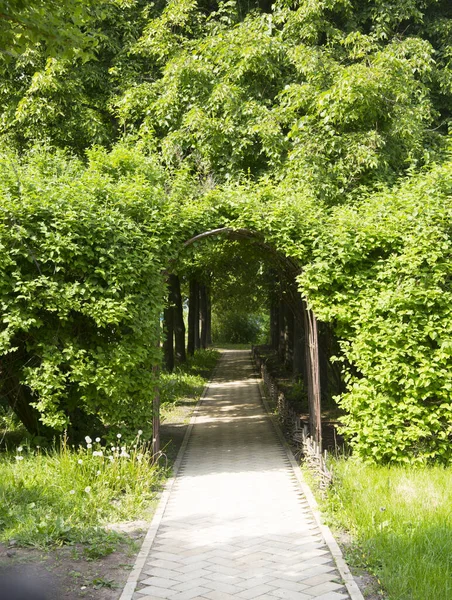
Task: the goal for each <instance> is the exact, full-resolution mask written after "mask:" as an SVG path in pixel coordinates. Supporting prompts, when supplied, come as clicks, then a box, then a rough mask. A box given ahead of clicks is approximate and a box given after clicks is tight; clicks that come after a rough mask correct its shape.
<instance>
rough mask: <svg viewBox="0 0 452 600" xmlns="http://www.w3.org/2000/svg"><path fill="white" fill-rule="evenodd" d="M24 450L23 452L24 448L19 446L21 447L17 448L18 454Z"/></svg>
mask: <svg viewBox="0 0 452 600" xmlns="http://www.w3.org/2000/svg"><path fill="white" fill-rule="evenodd" d="M22 450H23V448H22V446H19V447H18V448H17V452H19V454H20V453H21V452H22Z"/></svg>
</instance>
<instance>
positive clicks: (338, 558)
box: [119, 355, 364, 600]
mask: <svg viewBox="0 0 452 600" xmlns="http://www.w3.org/2000/svg"><path fill="white" fill-rule="evenodd" d="M220 361H221V357H220V359H219V361H218V363H217V367H218V365H219V364H220ZM250 363H251V355H250ZM251 364H252V363H251ZM217 367H216V368H215V369H214V371H213V373H212V376H211V380H210V381H209V382H208V383H207V384H206V386H205V388H204V390H203V393H202V395H201V397H200V399H199V402H198V404H197V405H196V408H195V410H194V412H193V415H192V417H191V419H190V423H189V425H188V428H187V431H186V432H185V436H184V439H183V442H182V445H181V447H180V450H179V452H178V455H177V458H176V461H175V463H174V467H173V475H172V477H171V478H170V479H168V481H167V482H166V484H165V487H164V489H163V492H162V494H161V497H160V501H159V503H158V506H157V509H156V512H155V514H154V517H153V519H152V521H151V524H150V527H149V530H148V532H147V534H146V536H145V538H144V541H143V544H142V546H141V549H140V551H139V553H138V555H137V558H136V561H135V564H134V567H133V569H132V571H131V572H130V574H129V577H128V580H127V582H126V585H125V586H124V589H123V592H122V594H121V596H120V598H119V600H132V598H133V595H134V593H135V590H136V587H137V584H138V582H139V578H140V576H141V573H142V571H143V568H144V567H145V564H146V561H147V558H148V556H149V553H150V551H151V548H152V545H153V542H154V539H155V536H156V534H157V532H158V529H159V526H160V524H161V521H162V518H163V515H164V513H165V509H166V507H167V504H168V501H169V498H170V494H171V491H172V488H173V485H174V483H175V480H176V477H177V474H178V472H179V470H180V467H181V464H182V461H183V459H184V454H185V451H186V448H187V445H188V442H189V439H190V436H191V433H192V430H193V427H194V425H195V422H196V418H197V416H198V413H199V409H200V407H201V405H202V402H203V400H204V398H205V396H206V394H207V392H208V390H209V386H210V384H211V382H212V380H213V379H214V377H215V375H216V372H217ZM252 367H253V370H254V371H255V369H254V365H252ZM256 381H257V383H258V386H259V390H260V396H261V400H262V403H263V405H264V408H265V410H266V413H267V416H268V418H269V419H270V421H271V423H272V424H273V427H274V429H275V432H276V435H277V437H278V439H279V441H280V443H281V445H282V447H283V448H284V451H285V453H286V454H287V458H288V460H289V462H290V464H291V467H292V469H293V472H294V475H295V477H296V479H297V482H298V485H299V487H300V489H301V491H302V493H303V494H304V496H305V498H306V501H307V503H308V505H309V508H310V510H311V512H312V515H313V517H314V519H315V522H316V524H317V526H318V528H319V529H320V532H321V534H322V536H323V538H324V541H325V543H326V546H327V548H328V550H329V551H330V553H331V555H332V557H333V560H334V563H335V564H336V567H337V570H338V572H339V574H340V576H341V578H342V579H343V582H344V585H345V587H346V589H347V592H348V594H349V596H350V600H364V597H363V595H362V594H361V592H360V590H359V588H358V586H357V584H356V582H355V580H354V579H353V576H352V574H351V572H350V569H349V568H348V566H347V564H346V562H345V560H344V557H343V554H342V552H341V550H340V548H339V546H338V544H337V542H336V540H335V539H334V536H333V534H332V533H331V530H330V529H329V527H327V526H326V525H325V524H323V522H322V519H321V515H320V512H319V509H318V505H317V502H316V500H315V498H314V496H313V494H312V491H311V489H310V488H309V486H308V484H307V483H306V481H305V479H304V477H303V473H302V471H301V469H300V467H299V465H298V464H297V462H296V460H295V458H294V456H293V454H292V451H291V449H290V447H289V445H288V444H287V441H286V439H285V438H284V435H283V433H282V430H281V428H280V426H279V423H278V421H277V419H276V417H275V416H274V415H273V414H272V413H271V411H270V410H269V406H268V404H267V401H266V397H265V392H264V386H263V382H262V380H261V379H260V377H259V376H258V375H256Z"/></svg>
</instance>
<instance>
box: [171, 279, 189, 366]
mask: <svg viewBox="0 0 452 600" xmlns="http://www.w3.org/2000/svg"><path fill="white" fill-rule="evenodd" d="M169 285H170V290H171V300H172V304H173V325H174V347H175V348H174V350H175V355H176V356H175V358H176V361H177V363H178V364H181V363H184V362H185V361H186V360H187V356H186V353H185V323H184V308H183V306H182V295H181V291H180V279H179V277H178V276H177V275H170V276H169Z"/></svg>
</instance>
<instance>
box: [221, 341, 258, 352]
mask: <svg viewBox="0 0 452 600" xmlns="http://www.w3.org/2000/svg"><path fill="white" fill-rule="evenodd" d="M251 345H252V344H251V342H250V343H248V344H239V343H237V344H228V343H224V344H220V343H218V344H214V348H218V349H219V350H251Z"/></svg>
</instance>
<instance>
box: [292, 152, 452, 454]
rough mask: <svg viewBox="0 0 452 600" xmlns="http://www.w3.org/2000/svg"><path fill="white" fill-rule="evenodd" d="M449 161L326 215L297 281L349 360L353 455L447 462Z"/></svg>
mask: <svg viewBox="0 0 452 600" xmlns="http://www.w3.org/2000/svg"><path fill="white" fill-rule="evenodd" d="M451 223H452V161H451V160H449V161H447V162H446V163H444V165H442V166H440V167H437V168H435V169H434V170H433V171H431V172H430V173H422V174H421V175H419V176H417V177H415V178H413V179H412V180H410V181H408V182H407V183H404V184H403V185H401V186H399V187H397V188H395V189H391V190H384V191H381V192H379V193H378V194H374V195H372V196H370V197H369V198H366V199H364V200H362V201H361V202H359V203H358V204H356V205H354V206H347V207H340V208H337V209H336V210H334V211H332V213H331V216H330V217H329V219H328V221H327V222H326V223H324V227H323V230H322V234H321V237H320V239H319V244H318V245H317V248H316V249H315V251H314V260H313V262H312V263H311V265H309V266H308V267H307V268H306V270H305V273H304V274H303V277H302V286H303V288H304V290H305V291H306V293H307V295H308V297H309V300H310V302H311V303H312V305H313V307H314V310H315V311H316V313H317V314H318V315H319V317H320V318H324V319H326V320H334V321H335V322H336V324H337V331H338V333H339V334H340V336H341V338H342V340H343V341H342V350H343V353H344V358H345V359H346V360H347V366H346V368H345V372H346V380H347V386H348V391H347V393H346V394H345V395H344V396H343V397H342V398H341V400H340V403H341V405H342V406H343V407H344V409H345V410H346V416H345V417H344V426H345V432H346V434H347V436H348V437H349V438H350V440H351V443H352V444H353V446H354V447H355V448H356V451H357V453H358V454H359V455H360V456H362V457H365V458H367V459H373V460H377V461H386V462H388V461H397V462H412V461H417V462H419V461H426V460H428V459H431V458H438V457H441V458H442V459H443V460H444V461H446V462H449V461H450V460H451V459H452V456H451V447H450V438H451V436H452V403H451V393H452V369H451V366H452V358H451V357H452V290H451V287H450V282H451V275H452V260H451V259H452V229H451Z"/></svg>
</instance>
